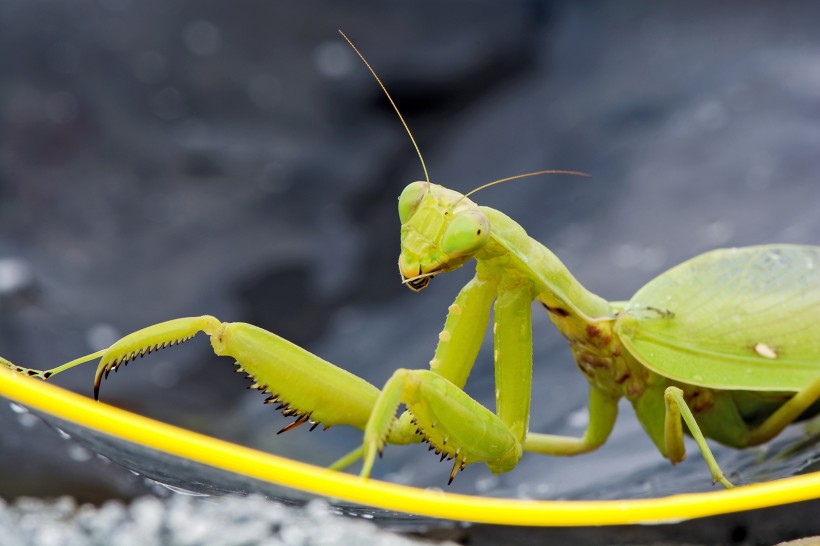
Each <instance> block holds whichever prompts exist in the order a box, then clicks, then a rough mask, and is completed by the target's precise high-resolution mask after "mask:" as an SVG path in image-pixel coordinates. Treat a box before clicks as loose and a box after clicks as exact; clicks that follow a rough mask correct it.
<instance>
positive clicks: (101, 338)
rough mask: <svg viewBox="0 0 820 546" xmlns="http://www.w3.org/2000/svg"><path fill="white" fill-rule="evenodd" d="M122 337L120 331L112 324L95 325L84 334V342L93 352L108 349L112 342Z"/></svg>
mask: <svg viewBox="0 0 820 546" xmlns="http://www.w3.org/2000/svg"><path fill="white" fill-rule="evenodd" d="M121 337H122V334H120V331H119V330H118V329H117V328H115V327H114V326H113V325H112V324H108V323H103V322H100V323H97V324H94V325H93V326H91V327H90V328H89V329H88V331H87V332H86V333H85V341H86V343H88V346H89V347H91V349H92V350H94V351H100V350H102V349H105V348H106V347H110V346H111V345H112V344H114V342H116V341H117V340H118V339H120V338H121Z"/></svg>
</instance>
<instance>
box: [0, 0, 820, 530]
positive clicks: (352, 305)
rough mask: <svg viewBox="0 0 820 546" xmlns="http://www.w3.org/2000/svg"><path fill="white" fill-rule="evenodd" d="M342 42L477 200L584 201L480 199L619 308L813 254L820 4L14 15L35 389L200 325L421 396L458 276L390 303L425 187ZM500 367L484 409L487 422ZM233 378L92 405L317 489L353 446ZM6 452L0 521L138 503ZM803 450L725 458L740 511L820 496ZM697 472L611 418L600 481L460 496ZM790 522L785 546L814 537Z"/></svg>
mask: <svg viewBox="0 0 820 546" xmlns="http://www.w3.org/2000/svg"><path fill="white" fill-rule="evenodd" d="M339 28H341V29H343V30H344V31H345V32H346V33H347V34H348V35H349V36H350V37H351V38H352V39H353V40H354V42H355V43H356V44H357V45H358V47H359V48H360V49H361V51H362V52H363V53H364V54H365V55H366V56H367V58H368V60H369V61H370V63H371V64H372V65H373V67H374V68H375V70H376V71H377V72H378V73H379V75H380V77H381V78H382V80H383V81H384V83H385V84H386V85H387V87H388V89H389V90H390V92H391V94H392V95H393V97H394V99H395V100H396V102H397V103H398V106H399V108H400V109H401V110H402V113H403V114H404V116H405V117H406V119H407V121H408V123H409V125H410V127H411V129H412V130H413V132H414V134H415V137H416V139H417V141H418V144H419V146H420V147H421V150H422V153H423V154H424V157H425V160H426V162H427V165H428V168H429V170H430V175H431V177H432V179H433V181H434V182H437V183H442V184H445V185H447V186H449V187H452V188H454V189H458V190H461V191H467V190H470V189H472V188H474V187H476V186H478V185H480V184H483V183H485V182H488V181H491V180H494V179H497V178H501V177H505V176H509V175H514V174H518V173H522V172H527V171H534V170H539V169H574V170H581V171H585V172H588V173H589V174H590V175H591V176H592V177H591V178H590V179H580V178H569V177H545V178H539V179H530V180H527V181H522V182H520V183H514V184H508V185H504V186H500V187H496V188H492V189H488V190H486V191H483V192H481V193H479V194H477V195H476V196H475V199H476V200H477V201H478V202H479V203H481V204H486V205H489V206H493V207H495V208H499V209H501V210H503V211H505V212H506V213H508V214H509V215H510V216H512V217H513V218H515V219H517V220H518V221H519V222H520V223H521V224H522V225H523V226H524V227H525V228H526V229H527V230H528V231H529V232H530V234H532V235H533V236H534V237H535V238H537V239H539V240H540V241H542V242H543V243H544V244H546V245H547V246H549V247H550V248H551V249H552V250H553V251H554V252H555V253H556V254H558V256H559V257H560V258H561V259H562V260H563V261H564V262H565V263H566V264H567V265H568V267H569V268H570V269H571V270H572V271H573V273H574V274H575V275H576V277H577V278H578V279H579V280H580V281H581V282H583V283H584V284H585V285H586V286H587V287H589V288H590V289H591V290H593V291H595V292H597V293H599V294H601V295H602V296H604V297H606V298H608V299H613V300H619V299H628V298H629V297H630V295H631V294H632V293H633V292H634V291H635V290H636V289H637V288H639V287H640V286H641V285H643V284H644V283H645V282H647V281H648V280H650V279H651V278H652V277H654V276H655V275H657V274H659V273H660V272H662V271H663V270H665V269H667V268H668V267H671V266H672V265H675V264H677V263H679V262H680V261H683V260H685V259H687V258H689V257H691V256H694V255H696V254H698V253H701V252H703V251H706V250H709V249H712V248H718V247H723V246H732V245H747V244H760V243H805V244H817V243H818V241H820V201H818V196H820V187H818V183H820V180H818V178H820V177H819V176H818V173H820V33H818V31H817V29H818V28H820V5H818V4H817V3H815V2H811V1H808V0H807V1H802V2H800V1H793V2H781V3H777V4H775V3H770V2H755V1H752V2H721V3H713V2H688V3H683V2H672V3H663V4H653V3H643V2H619V3H617V4H616V3H606V2H586V3H576V4H572V5H570V4H568V3H557V2H555V3H554V2H536V1H524V0H521V1H509V2H479V1H466V0H464V1H447V2H432V1H430V2H426V1H425V2H413V3H407V2H396V1H388V2H375V1H368V2H350V1H343V2H339V1H337V2H331V1H329V0H328V1H315V2H278V3H273V2H261V1H260V2H242V3H221V2H214V1H201V2H176V3H166V2H159V1H147V2H142V1H141V2H135V1H130V0H99V1H97V2H91V1H89V2H54V1H39V2H27V1H21V0H11V1H6V2H3V3H2V4H0V354H2V355H3V356H6V357H8V358H9V359H11V360H13V361H15V362H18V363H19V364H21V365H27V366H32V367H38V368H48V367H51V366H54V365H56V364H59V363H62V362H65V361H67V360H70V359H71V358H74V357H76V356H78V355H82V354H86V353H89V352H91V351H94V350H97V349H98V348H101V347H103V346H106V345H107V344H109V343H111V342H112V341H114V340H115V339H116V338H117V337H118V336H120V335H123V334H125V333H128V332H130V331H132V330H134V329H137V328H139V327H142V326H145V325H148V324H151V323H155V322H159V321H162V320H166V319H169V318H175V317H180V316H187V315H193V314H202V313H209V314H214V315H216V316H218V317H219V318H221V319H223V320H232V321H233V320H242V321H248V322H253V323H255V324H257V325H260V326H263V327H265V328H268V329H270V330H272V331H275V332H277V333H280V334H282V335H283V336H285V337H287V338H288V339H291V340H292V341H294V342H296V343H298V344H300V345H304V346H305V347H307V348H309V349H310V350H312V351H314V352H316V353H318V354H320V355H321V356H322V357H324V358H326V359H328V360H331V361H333V362H335V363H337V364H339V365H341V366H343V367H345V368H347V369H349V370H351V371H353V372H354V373H357V374H359V375H361V376H363V377H366V378H367V379H368V380H370V381H372V382H373V383H374V384H376V385H381V384H382V383H383V382H384V381H385V380H386V379H387V378H388V377H389V375H390V374H391V372H392V370H394V369H395V368H397V367H399V366H403V367H426V366H427V362H428V361H429V359H430V357H431V355H432V351H433V349H434V347H435V342H436V339H437V333H438V331H439V330H440V328H441V325H442V323H443V320H444V316H445V313H446V308H447V306H448V305H449V303H450V302H451V301H452V299H453V297H454V296H455V294H456V292H457V291H458V289H459V288H460V287H461V286H462V285H463V284H464V283H465V282H466V281H467V279H469V277H470V275H471V267H470V266H468V267H465V268H464V269H463V270H462V271H459V272H457V273H453V274H450V275H448V276H442V277H437V278H436V279H435V280H434V281H433V282H432V283H431V284H430V286H429V287H428V288H427V289H426V290H424V291H423V292H422V293H420V294H413V293H411V292H410V291H409V290H408V289H407V288H405V287H403V286H402V285H401V284H400V278H399V275H398V272H397V268H396V259H397V256H398V228H399V223H398V219H397V216H396V210H395V208H396V206H395V205H396V198H397V196H398V194H399V193H400V192H401V189H402V188H403V187H404V185H405V184H407V183H408V182H410V181H412V180H417V179H420V178H422V177H423V174H422V170H421V167H420V164H419V162H418V158H417V157H416V155H415V153H414V150H413V148H412V146H411V144H410V142H409V139H408V138H407V135H406V134H405V133H404V131H403V129H402V127H401V124H400V123H399V121H398V119H397V118H396V116H395V114H394V113H393V111H392V109H391V108H390V106H389V104H388V103H387V102H386V100H385V98H384V96H383V94H382V92H381V90H380V89H379V88H378V86H377V85H376V83H375V82H374V81H373V79H372V77H371V76H370V74H369V73H368V72H367V70H366V68H365V67H364V66H363V65H362V64H361V63H360V61H359V60H358V59H357V58H356V57H355V56H354V54H353V52H352V51H351V50H350V48H349V47H348V46H347V45H346V44H345V43H344V42H343V41H342V39H341V38H340V37H339V36H338V34H337V33H336V30H337V29H339ZM536 315H537V320H536V324H535V328H536V336H535V337H536V346H535V353H536V370H535V372H534V398H533V400H534V402H533V417H532V420H531V427H532V428H533V429H534V430H539V431H550V432H554V433H564V434H580V433H581V432H582V431H583V428H584V426H585V422H586V418H587V415H586V413H585V410H584V405H585V396H586V394H585V393H586V383H585V379H584V378H583V377H582V376H581V374H580V373H578V372H577V370H576V369H575V366H574V365H573V364H572V361H571V356H570V354H569V351H568V349H567V348H566V346H565V343H564V342H563V340H562V339H561V338H560V337H559V336H558V335H557V334H556V333H555V332H554V331H553V330H552V328H551V326H550V324H549V321H548V319H547V317H546V316H543V314H542V313H541V312H539V311H536ZM489 356H490V355H489V354H484V355H483V356H482V357H480V360H479V362H478V364H477V365H476V368H475V372H474V375H473V377H471V379H470V382H469V383H468V390H469V392H470V393H471V394H473V395H474V396H476V398H478V399H479V400H482V401H484V402H486V403H488V404H492V399H493V389H494V387H493V384H492V371H491V370H492V367H491V363H490V358H489ZM228 364H230V362H228V363H226V362H221V361H219V360H218V359H216V358H215V357H213V355H212V354H211V352H210V349H209V346H208V343H207V341H206V340H205V339H204V338H203V339H200V340H198V341H195V342H193V343H190V344H188V345H187V346H185V347H181V348H179V349H175V350H169V351H163V352H160V353H158V354H156V355H153V356H152V357H151V358H150V359H146V360H142V361H139V363H137V364H132V365H131V366H129V367H128V368H127V369H126V370H124V371H120V373H119V374H117V375H116V376H113V379H110V380H109V381H107V382H106V383H105V384H104V385H103V386H102V398H103V399H104V400H105V401H106V402H109V403H113V404H116V405H119V406H123V407H126V408H129V409H132V410H134V411H137V412H139V413H143V414H148V415H151V416H155V417H158V418H161V419H163V420H166V421H169V422H173V423H176V424H181V425H184V426H186V427H189V428H192V429H195V430H198V431H202V432H207V433H209V434H213V435H216V436H219V437H222V438H227V439H231V440H234V441H237V442H240V443H243V444H246V445H252V446H254V447H258V448H261V449H265V450H270V451H273V452H276V453H282V454H285V455H289V456H293V457H297V458H301V459H306V460H310V461H312V462H316V463H319V464H327V463H329V462H330V461H332V460H333V459H334V458H335V457H336V456H337V455H340V454H342V453H344V452H345V451H346V450H348V449H350V448H352V447H353V446H355V445H356V443H357V442H358V441H359V438H360V435H359V433H357V432H355V431H345V430H337V429H331V430H330V431H327V432H324V433H322V432H319V431H315V432H313V433H308V432H307V429H306V428H304V429H298V430H297V431H294V432H291V433H289V434H287V435H284V436H278V437H277V436H276V435H275V432H276V431H277V430H279V429H280V428H281V427H282V426H283V425H284V424H285V423H287V420H285V419H284V418H282V417H281V416H279V415H278V414H276V413H275V412H274V411H272V408H271V407H270V406H264V405H263V404H262V400H263V397H260V395H259V394H258V393H255V392H252V393H249V392H247V391H245V390H244V389H243V387H244V386H246V385H247V382H246V381H245V380H244V379H242V378H241V377H239V375H237V374H233V373H231V371H232V367H231V366H230V365H228ZM92 377H93V371H92V368H91V366H89V367H86V368H80V369H77V370H75V371H72V372H70V373H67V374H65V375H64V376H61V377H59V378H58V379H57V382H58V383H59V384H61V385H63V386H66V387H68V388H71V389H73V390H77V391H79V392H82V393H85V394H89V395H90V392H91V379H92ZM0 427H2V430H3V434H2V435H0V496H2V497H4V498H7V499H12V498H15V497H17V496H19V495H43V496H54V495H58V494H64V493H67V494H71V495H73V496H75V497H76V498H78V499H80V500H89V501H101V500H103V499H107V498H112V497H124V498H129V497H132V496H134V495H137V494H140V493H144V492H145V491H148V490H149V488H148V487H147V486H146V485H144V483H143V482H142V481H141V480H140V479H138V478H135V477H133V476H131V474H129V473H128V472H126V471H124V470H123V469H121V468H119V467H117V466H115V465H101V464H100V463H99V462H98V461H96V460H95V459H94V458H93V457H91V456H90V455H89V454H88V453H87V452H85V451H84V450H83V449H82V448H81V447H79V446H77V445H75V444H72V443H71V442H65V441H63V440H62V439H60V438H59V437H58V435H56V434H54V433H53V432H52V431H51V430H49V429H48V427H46V426H44V425H42V424H41V423H39V422H37V421H36V420H32V419H29V418H21V417H20V416H19V415H17V414H16V413H14V412H13V411H12V410H11V409H9V408H8V407H7V406H5V405H4V406H3V407H2V408H0ZM802 437H803V431H802V428H800V427H793V429H792V430H790V431H788V432H787V433H786V434H785V435H784V438H783V439H782V440H781V441H780V442H779V443H775V445H774V446H771V447H769V448H765V449H760V450H751V451H746V452H734V451H732V450H724V449H718V450H717V455H718V458H719V460H721V462H722V464H724V467H725V468H726V470H727V471H729V473H730V474H733V475H734V476H736V478H737V479H738V480H739V481H741V482H743V481H759V480H762V479H767V478H770V477H773V476H780V475H785V474H790V473H793V472H795V471H798V470H800V469H801V468H805V467H809V468H812V466H811V465H812V464H814V465H815V467H816V465H817V463H816V459H817V449H816V448H811V447H809V448H808V449H803V450H802V451H799V452H798V454H797V456H791V457H790V458H788V459H787V460H786V462H785V463H784V462H783V460H782V459H779V458H777V457H776V455H777V454H779V453H780V452H781V451H783V450H787V449H791V448H793V447H794V446H795V445H797V444H799V443H800V441H801V438H802ZM689 452H690V454H691V456H690V458H689V460H688V461H687V462H686V463H684V464H682V465H679V466H678V467H675V468H673V467H672V466H671V465H669V463H668V462H667V461H666V460H664V459H662V458H661V457H660V455H659V454H658V453H657V451H656V450H655V449H654V447H653V446H652V444H651V442H650V441H649V439H648V438H646V437H645V436H644V435H643V433H642V431H641V429H640V427H639V426H638V425H637V423H636V422H635V420H634V417H633V414H632V410H631V408H629V407H624V411H623V412H622V415H621V418H620V419H619V422H618V425H617V427H616V430H615V432H614V434H613V438H612V440H611V441H610V442H609V443H608V444H607V445H606V446H604V447H603V448H602V449H601V450H599V451H598V452H597V453H594V454H590V455H587V456H583V457H579V458H574V459H546V458H541V457H535V456H528V457H526V458H525V459H524V461H522V464H521V465H520V467H519V468H518V469H516V471H514V472H512V473H510V474H507V475H504V476H500V477H494V476H492V475H491V474H490V473H489V472H488V471H487V470H486V469H484V468H481V467H478V466H477V465H475V466H474V467H469V468H468V469H467V470H466V471H465V472H463V473H462V474H461V475H460V476H459V477H458V478H457V479H456V481H455V482H454V484H453V486H452V487H451V488H450V490H455V491H463V492H471V493H482V494H498V495H515V496H519V497H533V498H564V497H571V498H615V497H623V496H646V495H654V494H666V493H671V492H675V491H681V490H693V489H695V490H701V489H709V488H710V483H709V482H710V478H709V475H708V471H707V469H706V466H705V464H704V463H703V461H702V459H700V457H699V456H698V454H697V453H696V452H695V451H694V447H693V445H692V446H689ZM433 461H434V459H432V455H427V454H426V451H425V450H424V449H423V448H421V447H420V446H415V447H409V448H388V449H387V451H386V453H385V459H384V461H382V462H380V463H379V464H377V469H376V473H377V475H378V476H379V477H386V478H388V479H391V480H394V481H399V482H410V483H415V484H420V485H434V486H444V484H445V483H446V479H447V475H448V474H449V469H450V467H449V466H448V465H445V464H444V463H442V464H433ZM817 508H818V505H817V503H816V502H815V503H807V504H805V505H802V507H801V506H798V507H797V508H796V509H797V510H798V513H800V512H799V510H801V509H802V510H805V513H806V514H808V513H811V512H813V513H816V511H817ZM757 519H758V520H759V518H757ZM732 521H733V522H735V523H720V524H718V525H715V526H714V527H715V528H716V529H717V530H715V531H714V533H717V534H715V535H714V536H715V537H716V538H715V540H716V541H718V540H721V541H728V542H729V543H745V542H749V541H753V540H754V538H753V537H754V536H755V533H754V532H753V530H754V529H755V527H754V526H755V525H756V524H757V525H759V523H756V518H755V517H747V518H743V517H742V516H741V517H739V518H738V519H737V520H732ZM800 521H802V522H803V524H802V525H803V526H802V527H801V526H800V524H797V525H796V527H794V526H793V527H790V528H789V529H787V530H783V531H782V533H781V534H780V535H777V534H775V535H770V540H769V542H774V541H775V540H776V539H779V538H781V537H782V538H788V536H786V535H788V534H792V535H799V534H809V533H810V532H813V531H816V532H820V527H818V526H817V524H816V522H815V521H813V520H812V519H811V518H808V519H806V518H803V519H800ZM738 529H740V530H738ZM759 530H760V529H758V531H759ZM672 532H676V531H672ZM697 532H699V531H697ZM778 532H779V531H778ZM721 533H722V534H721ZM733 533H734V534H733ZM488 536H489V535H488ZM538 536H540V535H538ZM670 536H674V535H670ZM693 536H696V537H697V534H695V535H693ZM771 537H775V538H771ZM698 540H699V539H698ZM732 541H734V542H732ZM752 543H753V542H752Z"/></svg>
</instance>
